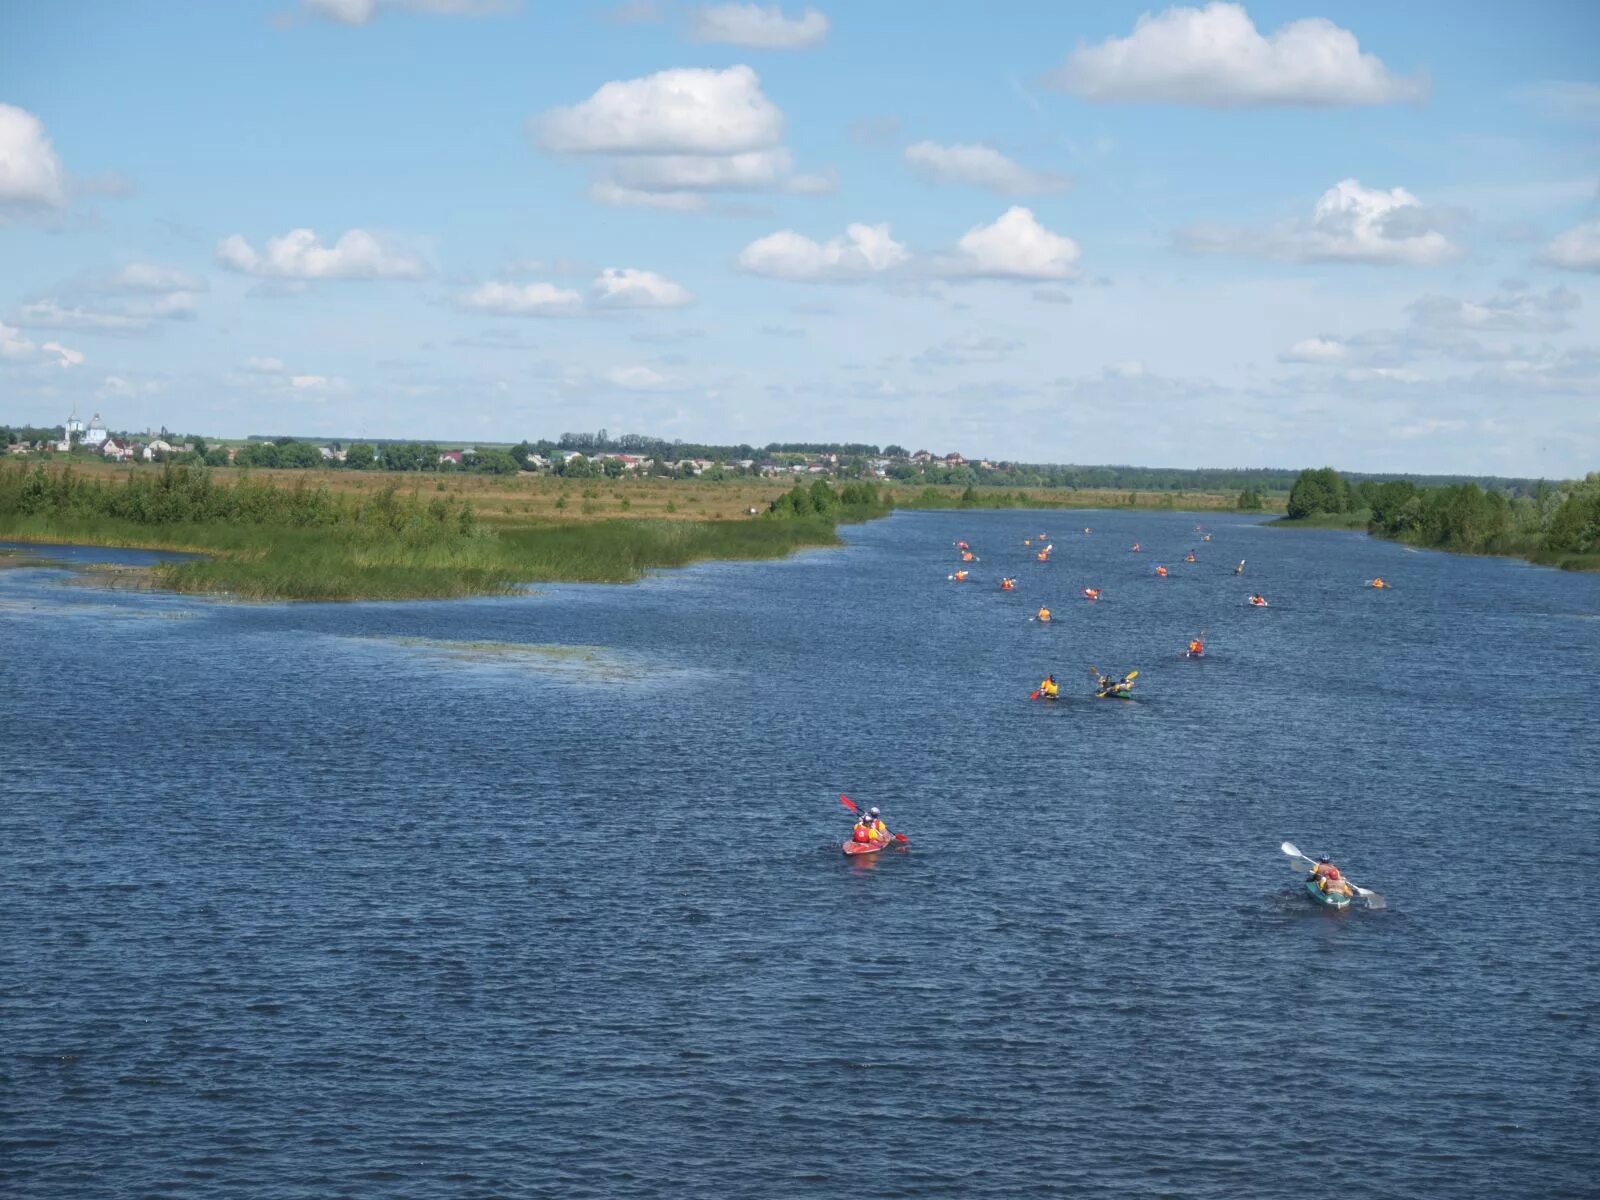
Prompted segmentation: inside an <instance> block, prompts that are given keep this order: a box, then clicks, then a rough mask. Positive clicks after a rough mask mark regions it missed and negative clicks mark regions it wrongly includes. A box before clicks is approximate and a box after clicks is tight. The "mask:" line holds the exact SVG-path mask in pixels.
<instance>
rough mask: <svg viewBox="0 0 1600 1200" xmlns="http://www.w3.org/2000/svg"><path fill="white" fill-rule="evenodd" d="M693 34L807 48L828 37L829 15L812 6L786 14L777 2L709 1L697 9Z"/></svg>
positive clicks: (748, 43) (766, 46) (701, 38)
mask: <svg viewBox="0 0 1600 1200" xmlns="http://www.w3.org/2000/svg"><path fill="white" fill-rule="evenodd" d="M693 36H694V40H695V41H697V42H726V43H729V44H730V45H734V46H751V47H754V48H756V49H758V50H809V49H811V48H812V47H814V46H820V45H822V41H823V39H824V38H826V37H827V36H828V18H827V17H825V16H823V15H822V14H821V13H820V12H818V11H817V10H816V9H814V8H808V9H806V10H805V12H804V13H802V14H801V15H800V16H798V17H786V16H784V15H783V10H782V9H781V8H780V7H778V5H776V4H773V5H770V6H768V7H766V8H763V7H762V6H761V5H759V4H711V5H706V6H704V7H702V8H700V9H699V10H697V11H696V13H695V17H694V29H693Z"/></svg>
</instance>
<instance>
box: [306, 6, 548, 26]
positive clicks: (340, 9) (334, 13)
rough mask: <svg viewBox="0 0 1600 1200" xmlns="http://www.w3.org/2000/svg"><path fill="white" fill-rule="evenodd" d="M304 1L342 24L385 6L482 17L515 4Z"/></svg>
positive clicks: (368, 17) (352, 22)
mask: <svg viewBox="0 0 1600 1200" xmlns="http://www.w3.org/2000/svg"><path fill="white" fill-rule="evenodd" d="M301 4H302V7H304V8H305V10H306V11H307V12H309V13H311V14H313V15H314V16H318V17H323V18H326V19H327V20H329V21H337V22H338V23H339V24H341V25H365V24H367V23H368V22H369V21H371V20H372V19H373V18H374V17H376V16H377V15H378V13H379V12H380V11H382V10H384V9H397V10H403V11H406V12H416V13H432V14H433V15H434V16H440V17H482V16H488V15H490V14H491V13H503V12H510V11H512V10H513V9H515V8H516V4H515V3H513V2H512V0H301Z"/></svg>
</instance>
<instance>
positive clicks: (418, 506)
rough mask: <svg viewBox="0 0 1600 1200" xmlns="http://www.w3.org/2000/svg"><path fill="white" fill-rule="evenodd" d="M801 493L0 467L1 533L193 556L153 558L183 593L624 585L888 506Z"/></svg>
mask: <svg viewBox="0 0 1600 1200" xmlns="http://www.w3.org/2000/svg"><path fill="white" fill-rule="evenodd" d="M804 494H805V496H806V497H807V498H808V501H809V503H810V507H809V508H807V509H806V511H804V512H801V511H800V510H799V506H794V505H792V504H791V505H782V506H780V505H772V506H771V507H770V508H769V509H760V510H758V511H757V513H756V514H754V515H751V514H750V513H749V512H748V509H749V508H751V507H755V506H754V505H746V506H745V507H746V512H745V513H744V515H743V516H742V517H739V518H731V519H724V518H723V516H722V515H721V513H720V512H718V513H716V514H714V515H712V516H711V517H709V518H705V519H699V520H695V519H682V518H675V517H668V516H666V515H664V513H663V515H662V516H661V517H657V518H642V519H632V518H621V517H612V518H598V517H597V516H596V515H595V514H594V513H587V514H585V513H581V512H580V513H579V514H577V515H576V517H575V519H573V520H571V521H561V520H556V519H548V518H545V519H541V518H528V517H526V516H523V517H521V518H520V519H519V518H518V517H517V516H516V515H513V514H510V513H507V512H505V511H503V510H502V511H498V512H496V513H495V514H494V515H493V516H492V517H484V516H483V515H481V514H480V513H479V511H478V510H477V508H476V507H475V506H474V505H473V504H472V503H471V501H470V500H466V499H463V498H460V497H459V496H457V495H454V494H450V493H446V494H444V495H438V494H435V495H433V496H431V497H428V496H426V493H424V492H422V491H421V490H420V489H419V490H416V491H413V492H412V493H410V494H403V493H401V492H400V491H399V490H398V489H397V487H396V486H395V485H394V484H393V483H392V482H391V483H389V484H388V486H385V487H382V488H379V489H376V490H374V491H365V490H363V491H360V492H357V493H354V494H351V493H338V492H334V491H333V490H331V489H328V488H318V487H308V486H306V485H305V484H304V483H303V482H300V481H296V483H295V485H294V486H283V485H280V484H278V483H277V482H275V481H273V480H271V479H255V478H250V477H248V476H246V477H241V478H238V479H236V480H234V481H233V482H231V483H230V482H219V481H218V480H216V479H214V478H213V477H212V475H211V474H210V473H208V472H207V470H206V469H205V468H188V467H186V468H173V469H170V470H163V471H160V472H154V471H152V472H140V473H136V474H133V475H130V476H127V477H125V478H124V479H123V480H122V481H120V482H112V481H107V480H104V479H94V478H83V477H80V476H78V475H76V474H74V473H73V472H71V471H64V472H63V471H44V470H38V469H17V468H0V539H6V540H12V541H19V542H30V543H40V544H50V543H57V544H62V543H67V544H79V545H93V546H115V547H128V548H137V549H149V550H178V551H186V552H190V553H195V554H199V555H203V556H204V557H202V558H198V559H194V560H190V561H186V562H181V563H166V564H161V565H158V566H155V567H152V568H150V569H149V579H150V580H151V582H152V584H153V585H154V586H157V587H161V588H165V589H169V590H173V591H178V592H194V593H210V594H220V595H229V596H237V597H242V598H247V599H259V600H358V599H359V600H400V599H439V598H449V597H458V596H470V595H485V594H494V593H503V592H507V591H511V590H514V589H515V588H518V587H520V586H523V585H526V584H530V583H553V582H586V583H622V582H628V581H630V580H634V579H638V578H639V577H640V576H641V575H643V574H644V573H645V572H646V571H649V570H652V569H655V568H661V567H677V566H684V565H686V564H688V563H692V562H697V561H702V560H706V559H765V558H780V557H783V556H785V555H788V554H791V553H793V552H794V551H796V550H799V549H803V548H806V547H810V546H829V545H836V544H838V542H839V537H838V532H837V526H838V524H839V523H840V522H842V521H854V520H867V519H871V518H873V517H876V516H881V515H884V514H886V513H887V512H888V511H889V505H888V504H887V502H886V501H885V500H884V498H882V497H881V496H880V495H879V494H878V493H877V492H876V490H874V489H871V488H870V487H866V486H864V485H855V486H854V487H853V488H846V489H845V490H844V491H843V492H841V493H836V492H834V491H833V490H832V489H831V488H828V487H827V485H826V484H820V485H814V486H813V487H812V488H811V489H808V490H807V491H806V492H805V493H804ZM780 495H792V493H789V494H783V493H780ZM741 498H744V497H741ZM774 499H776V497H774ZM669 503H670V502H669ZM770 503H771V502H769V504H770ZM560 511H561V510H557V512H560Z"/></svg>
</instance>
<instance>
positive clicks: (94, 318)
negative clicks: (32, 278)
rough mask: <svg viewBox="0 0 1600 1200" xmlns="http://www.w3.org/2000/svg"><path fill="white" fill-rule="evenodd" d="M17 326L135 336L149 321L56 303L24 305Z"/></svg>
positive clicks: (36, 302) (42, 301)
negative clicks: (130, 334)
mask: <svg viewBox="0 0 1600 1200" xmlns="http://www.w3.org/2000/svg"><path fill="white" fill-rule="evenodd" d="M17 324H19V325H25V326H27V327H28V328H30V329H76V330H80V331H82V332H86V333H135V332H137V331H139V330H142V329H147V328H149V326H150V321H149V318H148V317H138V316H131V315H129V314H128V313H123V312H106V311H101V310H98V309H92V308H85V307H83V306H81V305H76V306H72V307H67V306H65V305H63V304H61V303H60V302H59V301H57V300H54V299H50V300H35V301H33V302H32V303H30V304H24V305H23V306H22V309H21V311H20V313H19V314H18V316H17Z"/></svg>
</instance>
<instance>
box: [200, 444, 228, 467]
mask: <svg viewBox="0 0 1600 1200" xmlns="http://www.w3.org/2000/svg"><path fill="white" fill-rule="evenodd" d="M205 458H206V466H208V467H225V466H227V465H228V452H227V451H226V450H225V449H223V448H222V447H221V446H213V447H211V449H209V450H207V451H206V455H205Z"/></svg>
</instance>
